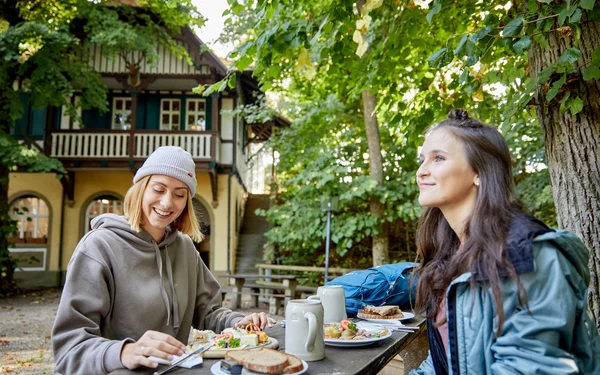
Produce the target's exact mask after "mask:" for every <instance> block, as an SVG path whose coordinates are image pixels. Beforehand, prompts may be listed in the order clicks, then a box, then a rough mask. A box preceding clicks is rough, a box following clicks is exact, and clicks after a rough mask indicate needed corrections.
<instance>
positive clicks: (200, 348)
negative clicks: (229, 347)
mask: <svg viewBox="0 0 600 375" xmlns="http://www.w3.org/2000/svg"><path fill="white" fill-rule="evenodd" d="M213 344H214V342H213V341H211V342H209V343H208V344H206V345H204V346H201V347H199V348H198V349H196V350H195V351H193V352H191V353H190V354H187V355H185V356H184V357H183V358H181V359H180V360H178V361H177V362H175V363H172V364H171V366H169V367H167V368H166V369H164V370H162V371H157V372H155V373H154V375H163V374H165V373H167V372H169V371H171V370H173V369H174V368H175V367H177V365H180V364H182V363H183V362H185V361H187V360H188V359H189V358H190V357H191V356H193V355H196V354H202V353H204V352H205V351H207V350H208V349H210V347H211V346H213Z"/></svg>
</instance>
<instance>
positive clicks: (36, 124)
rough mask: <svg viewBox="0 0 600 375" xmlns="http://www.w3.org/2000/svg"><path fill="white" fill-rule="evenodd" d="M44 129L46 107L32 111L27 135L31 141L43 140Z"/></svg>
mask: <svg viewBox="0 0 600 375" xmlns="http://www.w3.org/2000/svg"><path fill="white" fill-rule="evenodd" d="M45 128H46V107H44V108H39V109H33V108H31V115H30V117H29V127H28V132H27V134H28V135H29V136H30V137H31V138H33V139H43V138H44V129H45Z"/></svg>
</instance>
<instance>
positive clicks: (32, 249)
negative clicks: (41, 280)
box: [8, 247, 48, 272]
mask: <svg viewBox="0 0 600 375" xmlns="http://www.w3.org/2000/svg"><path fill="white" fill-rule="evenodd" d="M8 251H9V252H10V253H41V255H42V261H41V263H42V266H41V267H18V266H17V267H16V268H15V271H16V272H19V271H45V270H46V254H47V252H48V250H47V249H46V248H45V247H19V248H12V249H8Z"/></svg>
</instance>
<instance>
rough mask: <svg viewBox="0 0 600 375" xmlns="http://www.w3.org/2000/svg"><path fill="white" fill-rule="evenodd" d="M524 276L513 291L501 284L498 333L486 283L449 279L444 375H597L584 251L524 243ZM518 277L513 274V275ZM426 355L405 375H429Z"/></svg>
mask: <svg viewBox="0 0 600 375" xmlns="http://www.w3.org/2000/svg"><path fill="white" fill-rule="evenodd" d="M530 243H531V245H530V248H531V250H530V253H531V255H532V257H531V258H532V259H531V260H530V263H532V264H531V266H532V267H531V268H530V271H529V272H525V273H520V274H519V277H520V280H521V283H522V285H523V287H524V288H525V290H526V292H527V298H528V309H529V311H528V310H527V309H524V308H522V307H521V306H519V304H518V300H517V286H516V284H515V283H514V282H513V281H511V280H509V279H507V280H504V281H503V283H502V286H501V287H502V292H503V295H502V297H503V306H502V308H503V309H504V317H505V318H504V326H503V328H502V332H501V333H500V335H499V336H498V337H497V338H496V337H494V332H496V330H497V328H498V319H497V317H496V315H497V314H496V306H495V302H494V297H493V295H492V290H491V288H490V287H489V284H488V283H486V282H485V281H483V282H479V283H477V286H476V287H475V288H474V289H472V288H471V287H470V282H469V281H470V279H471V276H472V275H471V273H465V274H463V275H461V276H459V277H458V278H456V279H455V280H454V281H453V282H452V283H451V284H450V287H449V288H448V291H447V294H446V316H447V319H448V331H449V335H448V347H449V352H448V353H447V358H448V368H449V373H450V374H454V375H467V374H494V375H500V374H548V375H550V374H552V375H557V374H600V335H599V334H598V329H597V328H596V325H595V323H594V321H593V318H592V316H591V313H590V311H589V309H588V305H587V292H588V285H589V282H590V272H589V269H588V257H589V254H588V250H587V249H586V247H585V246H584V244H583V243H582V242H581V240H579V239H578V238H577V237H576V236H575V235H573V234H571V233H569V232H566V231H561V230H557V231H550V232H547V233H545V234H542V235H539V236H537V237H535V238H533V241H530ZM517 272H518V271H517ZM435 374H436V372H435V369H434V366H433V361H432V357H431V353H430V355H429V356H428V358H427V359H426V360H425V361H424V362H423V363H422V364H421V366H420V367H419V368H418V369H417V370H414V371H411V372H410V374H409V375H435Z"/></svg>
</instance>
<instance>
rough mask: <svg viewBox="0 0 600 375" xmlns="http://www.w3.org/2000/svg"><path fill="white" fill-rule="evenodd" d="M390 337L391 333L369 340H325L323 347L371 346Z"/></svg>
mask: <svg viewBox="0 0 600 375" xmlns="http://www.w3.org/2000/svg"><path fill="white" fill-rule="evenodd" d="M391 335H392V332H391V331H388V333H387V335H385V336H381V337H374V338H371V339H365V340H340V339H325V345H330V346H341V347H346V348H348V347H351V348H352V347H356V346H367V345H371V344H372V343H374V342H379V341H382V340H385V339H387V338H388V337H390V336H391Z"/></svg>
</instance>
